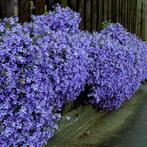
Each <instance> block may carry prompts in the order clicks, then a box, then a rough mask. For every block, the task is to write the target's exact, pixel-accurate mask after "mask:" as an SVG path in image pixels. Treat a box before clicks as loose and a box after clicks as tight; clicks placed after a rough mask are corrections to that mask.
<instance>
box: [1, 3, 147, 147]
mask: <svg viewBox="0 0 147 147" xmlns="http://www.w3.org/2000/svg"><path fill="white" fill-rule="evenodd" d="M79 23H80V17H79V13H75V12H73V11H72V10H71V9H69V8H61V7H60V6H59V5H58V6H57V7H56V9H55V11H52V12H49V13H48V14H44V15H40V16H32V21H31V22H29V23H24V24H19V23H18V18H9V19H4V20H2V21H1V22H0V124H1V125H0V146H2V147H7V146H32V147H33V146H34V147H40V146H42V145H43V144H45V143H46V142H47V140H48V139H50V138H51V137H52V136H53V135H54V130H55V129H57V128H58V126H57V125H56V122H57V121H58V120H59V119H60V117H61V116H60V115H61V113H60V112H61V109H62V106H63V105H64V104H66V103H67V102H69V101H75V100H76V98H77V97H78V96H79V95H80V93H81V92H83V91H84V89H85V87H86V86H89V87H90V92H89V94H88V96H89V99H88V102H90V103H92V104H94V105H96V106H97V107H98V108H99V109H101V110H105V109H107V110H111V109H113V108H118V107H119V106H120V105H121V104H122V103H123V102H124V101H125V100H126V99H128V98H129V97H130V96H131V95H132V94H133V93H134V92H135V91H136V90H137V89H138V87H139V85H140V83H141V81H143V80H144V79H145V78H146V77H147V57H146V56H147V44H145V43H144V42H143V41H141V40H140V39H138V38H137V37H136V36H135V35H132V34H131V33H128V32H126V30H125V29H124V28H123V27H122V26H121V25H119V24H111V25H109V26H108V27H107V28H106V29H104V30H103V31H101V32H100V33H96V32H95V33H89V32H85V31H80V30H79V28H78V26H79ZM85 100H87V99H83V101H85Z"/></svg>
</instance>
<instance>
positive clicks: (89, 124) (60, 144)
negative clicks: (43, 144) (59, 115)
mask: <svg viewBox="0 0 147 147" xmlns="http://www.w3.org/2000/svg"><path fill="white" fill-rule="evenodd" d="M142 101H143V102H144V103H142ZM141 106H143V107H141ZM68 115H69V116H70V117H71V119H70V120H66V117H63V120H62V121H61V122H60V128H59V130H58V131H57V132H56V134H55V136H54V137H53V138H52V139H50V140H49V142H48V145H47V147H50V146H53V147H69V146H70V147H100V144H102V143H103V145H102V146H101V147H147V146H143V145H145V144H146V145H147V138H146V135H147V134H146V133H147V84H146V85H144V86H142V87H141V88H140V90H139V91H138V92H136V94H135V95H134V96H133V97H132V99H131V100H130V101H128V102H126V103H124V104H123V105H122V106H121V108H120V109H118V110H114V111H111V112H105V113H98V112H96V110H95V109H94V108H92V107H91V106H82V107H80V108H79V109H77V110H74V111H73V112H71V113H70V114H68ZM133 124H136V127H135V128H134V130H131V129H130V128H132V126H133ZM145 127H146V128H145ZM126 130H128V131H127V132H126ZM122 131H123V133H120V132H122ZM129 132H130V133H129ZM118 134H121V135H118ZM114 137H115V139H113V142H108V140H110V139H112V138H114ZM130 140H131V141H132V144H130ZM140 142H141V143H140ZM137 143H138V145H139V146H137ZM139 143H140V144H139ZM120 144H121V146H120ZM128 145H129V146H128ZM130 145H131V146H130ZM135 145H136V146H135ZM141 145H142V146H141Z"/></svg>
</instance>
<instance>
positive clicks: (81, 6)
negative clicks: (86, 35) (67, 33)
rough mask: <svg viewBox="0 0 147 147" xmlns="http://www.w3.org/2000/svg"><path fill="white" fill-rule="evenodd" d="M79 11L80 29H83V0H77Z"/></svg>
mask: <svg viewBox="0 0 147 147" xmlns="http://www.w3.org/2000/svg"><path fill="white" fill-rule="evenodd" d="M79 12H80V16H81V23H80V29H82V30H84V22H85V20H84V18H85V17H84V16H85V15H84V12H85V11H84V0H80V1H79Z"/></svg>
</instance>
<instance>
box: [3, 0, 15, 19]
mask: <svg viewBox="0 0 147 147" xmlns="http://www.w3.org/2000/svg"><path fill="white" fill-rule="evenodd" d="M0 7H1V8H0V13H1V14H0V17H1V18H4V17H10V16H13V15H14V0H0Z"/></svg>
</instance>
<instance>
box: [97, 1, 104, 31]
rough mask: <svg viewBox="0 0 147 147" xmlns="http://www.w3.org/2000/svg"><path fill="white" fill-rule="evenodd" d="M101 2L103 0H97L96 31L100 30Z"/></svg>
mask: <svg viewBox="0 0 147 147" xmlns="http://www.w3.org/2000/svg"><path fill="white" fill-rule="evenodd" d="M102 2H103V0H97V8H98V9H97V31H100V30H101V28H102V26H101V25H102V7H101V6H102Z"/></svg>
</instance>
